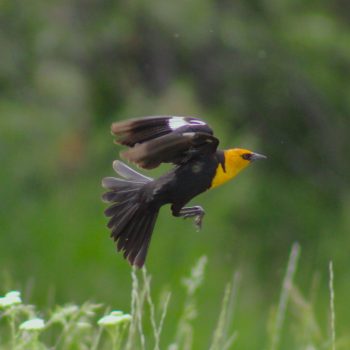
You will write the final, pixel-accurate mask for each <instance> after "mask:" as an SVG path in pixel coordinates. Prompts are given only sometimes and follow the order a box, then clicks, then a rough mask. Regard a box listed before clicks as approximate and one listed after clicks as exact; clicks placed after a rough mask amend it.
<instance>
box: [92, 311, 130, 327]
mask: <svg viewBox="0 0 350 350" xmlns="http://www.w3.org/2000/svg"><path fill="white" fill-rule="evenodd" d="M130 321H131V316H130V315H129V314H123V313H121V312H120V311H112V312H111V313H110V314H109V315H106V316H103V317H102V318H101V319H99V320H98V322H97V323H98V324H99V325H100V326H101V327H110V326H116V325H118V324H120V323H124V322H130Z"/></svg>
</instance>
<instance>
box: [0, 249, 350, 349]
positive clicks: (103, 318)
mask: <svg viewBox="0 0 350 350" xmlns="http://www.w3.org/2000/svg"><path fill="white" fill-rule="evenodd" d="M299 255H300V247H299V245H298V244H294V245H293V247H292V250H291V254H290V258H289V261H288V265H287V269H286V274H285V277H284V281H283V285H282V291H281V295H280V298H279V302H278V307H277V310H276V313H275V315H274V318H273V322H272V327H271V328H270V333H268V335H267V336H268V338H269V340H270V347H269V348H270V349H272V350H277V349H280V348H281V346H280V345H281V337H282V331H283V328H284V324H285V320H286V317H287V312H286V311H287V305H288V303H290V309H291V310H292V311H293V310H294V312H295V315H294V324H293V327H294V328H293V329H294V332H295V337H294V338H295V347H291V349H303V350H304V349H305V350H311V349H312V350H336V345H337V350H345V349H349V348H350V347H349V346H350V345H349V344H350V341H349V339H348V338H343V339H338V340H337V343H336V338H335V305H334V303H335V299H334V274H333V265H332V263H330V265H329V274H330V276H329V290H330V314H331V325H330V330H331V332H330V333H331V334H330V335H326V336H325V337H323V336H322V332H321V329H322V327H319V325H318V324H317V322H316V316H315V314H314V312H313V305H312V303H311V302H309V301H307V300H306V299H305V298H304V297H303V295H302V294H301V293H300V292H299V291H298V289H297V288H296V286H295V285H294V284H293V278H294V274H295V272H296V267H297V263H298V258H299ZM206 265H207V258H206V257H201V258H200V259H199V260H198V262H197V263H196V264H195V266H194V267H193V268H192V270H191V272H190V274H189V276H188V277H186V278H184V279H183V285H184V287H185V290H186V298H185V302H184V305H183V309H182V313H181V316H180V318H179V320H178V324H177V327H176V328H175V329H174V338H173V341H172V342H171V343H170V344H169V343H168V340H167V339H162V330H163V328H164V327H166V315H167V312H168V305H169V303H170V297H171V294H170V293H167V294H166V295H165V297H164V298H163V299H162V300H163V302H162V303H161V305H160V307H159V310H158V309H157V308H156V306H155V305H156V303H154V300H153V298H152V293H151V276H150V275H149V274H148V273H147V271H146V269H143V270H141V271H137V270H136V269H133V270H132V273H131V277H132V293H131V309H130V314H128V313H125V312H123V311H120V310H112V311H110V310H108V311H105V312H103V307H102V305H101V304H93V303H89V302H87V303H85V304H83V305H80V306H79V305H66V306H57V307H55V308H54V309H53V310H52V311H49V312H47V313H46V314H42V313H39V312H38V311H37V310H36V308H35V306H33V305H27V304H24V303H23V302H22V298H21V294H20V292H18V291H11V292H9V293H7V294H6V295H5V296H3V297H0V350H48V349H55V350H70V349H72V350H73V349H74V350H88V349H89V350H146V349H147V350H161V349H165V350H194V347H193V344H194V338H195V336H196V333H195V330H194V327H193V321H194V319H195V318H196V317H198V315H201V312H202V315H204V314H205V312H204V311H203V310H200V308H199V307H198V304H197V301H196V292H197V291H198V289H199V288H200V287H201V286H202V284H203V281H204V275H205V268H206ZM241 277H242V276H241V275H240V274H239V273H235V274H234V278H233V280H232V282H231V283H229V284H228V285H227V286H226V289H225V292H224V297H223V300H222V304H221V311H219V310H218V315H219V316H218V321H217V325H216V327H215V329H214V330H213V335H212V337H211V342H210V344H208V347H207V349H208V350H229V349H235V348H236V344H237V349H238V348H239V344H238V341H240V340H241V339H240V338H239V337H238V335H239V333H238V331H235V330H234V329H232V325H231V323H232V319H233V311H234V306H235V304H236V303H237V295H238V293H237V291H238V286H239V281H240V278H241ZM146 310H148V311H149V312H145V311H146ZM157 315H159V316H158V317H157ZM146 323H147V324H148V325H149V326H150V327H147V328H151V330H152V333H151V335H149V334H146V333H145V330H144V329H145V328H144V325H146ZM237 326H239V324H237ZM263 326H264V327H265V325H263ZM238 328H239V327H238ZM288 331H289V329H288ZM285 333H287V329H286V330H284V332H283V335H285ZM292 334H293V333H292V332H288V336H291V335H292ZM286 335H287V334H286ZM243 341H244V340H243Z"/></svg>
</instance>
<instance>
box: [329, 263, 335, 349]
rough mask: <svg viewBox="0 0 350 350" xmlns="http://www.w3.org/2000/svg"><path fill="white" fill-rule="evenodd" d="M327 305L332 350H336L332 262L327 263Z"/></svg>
mask: <svg viewBox="0 0 350 350" xmlns="http://www.w3.org/2000/svg"><path fill="white" fill-rule="evenodd" d="M329 297H330V298H329V299H330V300H329V303H330V313H331V340H332V350H336V346H335V338H336V335H335V308H334V273H333V262H332V261H330V262H329Z"/></svg>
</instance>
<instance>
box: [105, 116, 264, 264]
mask: <svg viewBox="0 0 350 350" xmlns="http://www.w3.org/2000/svg"><path fill="white" fill-rule="evenodd" d="M111 130H112V134H114V135H115V136H116V141H115V142H116V143H117V144H121V145H125V146H128V147H129V148H128V149H127V150H126V151H123V152H122V153H121V156H122V157H123V158H125V159H126V160H128V161H130V162H132V163H134V164H136V165H137V166H139V167H141V168H144V169H153V168H156V167H157V166H159V165H160V164H161V163H172V164H174V165H175V167H173V168H172V169H171V170H170V171H169V172H167V173H166V174H164V175H162V176H160V177H159V178H157V179H153V178H151V177H148V176H145V175H142V174H140V173H139V172H137V171H135V170H133V169H132V168H130V167H129V166H127V165H126V164H124V163H123V162H121V161H119V160H116V161H114V162H113V168H114V170H115V172H116V173H117V174H118V175H119V177H118V178H117V177H105V178H104V179H103V180H102V186H103V187H104V188H105V189H107V192H106V193H104V194H103V196H102V198H103V200H104V201H105V202H108V203H110V206H109V207H108V208H107V209H106V210H105V215H106V216H107V217H109V218H110V219H109V221H108V224H107V226H108V228H109V229H110V230H111V237H112V238H113V239H114V241H115V242H116V246H117V250H118V251H122V252H123V253H124V258H126V259H127V260H128V261H129V263H130V264H131V265H135V266H137V267H139V268H141V267H142V266H143V265H144V263H145V260H146V255H147V251H148V247H149V244H150V240H151V235H152V232H153V228H154V225H155V222H156V220H157V216H158V213H159V210H160V208H161V207H162V206H163V205H165V204H170V205H171V211H172V214H173V215H174V216H176V217H183V218H194V221H195V225H196V227H197V228H198V229H199V228H200V227H201V225H202V219H203V216H204V210H203V208H202V207H201V206H193V207H186V206H185V205H186V204H187V203H188V202H189V201H190V200H191V199H192V198H194V197H196V196H197V195H199V194H200V193H202V192H204V191H206V190H208V189H211V188H214V187H217V186H219V185H221V184H223V183H225V182H226V181H228V180H230V179H232V178H234V177H235V176H236V175H237V174H238V173H239V172H240V171H242V170H243V169H244V168H246V167H247V166H248V165H249V164H251V163H252V162H253V161H255V160H258V159H265V158H266V157H265V156H264V155H261V154H258V153H254V152H252V151H249V150H247V149H241V148H231V149H226V150H220V149H218V145H219V140H218V139H217V138H216V137H215V136H214V133H213V130H212V129H211V128H210V126H209V125H208V124H207V123H205V122H204V121H202V120H201V119H198V118H194V117H178V116H155V117H143V118H138V119H130V120H126V121H121V122H116V123H113V124H112V127H111Z"/></svg>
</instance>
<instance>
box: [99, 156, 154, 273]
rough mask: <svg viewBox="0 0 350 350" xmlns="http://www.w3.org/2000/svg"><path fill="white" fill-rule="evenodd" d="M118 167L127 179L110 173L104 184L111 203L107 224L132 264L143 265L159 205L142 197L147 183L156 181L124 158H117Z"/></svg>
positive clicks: (120, 173)
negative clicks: (151, 203)
mask: <svg viewBox="0 0 350 350" xmlns="http://www.w3.org/2000/svg"><path fill="white" fill-rule="evenodd" d="M113 167H114V169H115V170H116V171H117V172H118V174H119V175H121V176H124V177H125V178H126V179H120V178H112V177H107V178H104V179H103V180H102V186H103V187H104V188H106V189H108V192H106V193H104V194H103V196H102V199H103V200H104V201H106V202H109V203H111V206H110V207H109V208H107V209H106V210H105V215H106V216H107V217H110V219H109V222H108V224H107V226H108V227H109V228H110V229H111V237H112V238H113V239H114V241H115V242H116V246H117V250H118V251H122V252H123V253H124V254H123V255H124V258H126V259H128V261H129V262H130V264H131V265H136V266H137V267H142V266H143V264H144V263H145V260H146V256H147V251H148V246H149V243H150V240H151V236H152V231H153V228H154V225H155V222H156V219H157V216H158V212H159V208H158V207H154V206H152V205H150V204H149V203H145V202H143V200H142V195H140V194H142V191H143V186H144V185H145V184H146V183H148V182H150V181H152V179H151V178H148V177H145V176H143V175H141V174H139V173H137V172H136V171H135V170H133V169H131V168H129V167H128V166H126V165H125V164H124V163H122V162H119V161H118V162H114V164H113Z"/></svg>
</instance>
